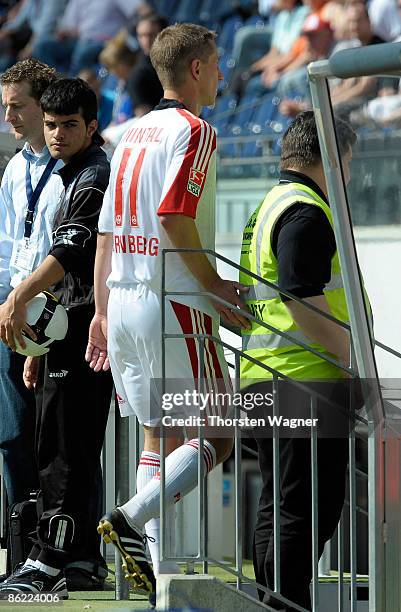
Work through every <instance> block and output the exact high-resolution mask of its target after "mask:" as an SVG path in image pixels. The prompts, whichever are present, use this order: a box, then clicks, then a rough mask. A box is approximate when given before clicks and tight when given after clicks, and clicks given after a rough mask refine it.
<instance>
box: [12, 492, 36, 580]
mask: <svg viewBox="0 0 401 612" xmlns="http://www.w3.org/2000/svg"><path fill="white" fill-rule="evenodd" d="M38 493H39V491H33V492H32V493H31V494H30V496H29V499H27V500H25V501H23V502H18V503H17V504H13V505H12V506H10V508H9V511H8V526H7V527H8V535H7V574H11V573H12V572H13V571H14V570H15V568H16V567H17V565H18V564H19V563H21V562H22V563H23V562H25V561H26V559H27V558H28V554H29V552H30V550H31V548H32V543H33V541H34V538H35V533H36V524H37V522H38V510H37V499H38Z"/></svg>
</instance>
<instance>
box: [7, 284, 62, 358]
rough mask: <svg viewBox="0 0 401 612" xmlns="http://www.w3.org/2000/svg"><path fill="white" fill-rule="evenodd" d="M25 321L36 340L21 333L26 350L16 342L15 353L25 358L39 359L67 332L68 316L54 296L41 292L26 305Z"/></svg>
mask: <svg viewBox="0 0 401 612" xmlns="http://www.w3.org/2000/svg"><path fill="white" fill-rule="evenodd" d="M26 314H27V317H26V321H27V323H28V325H29V326H30V327H31V328H32V329H33V331H34V332H35V334H36V336H37V339H36V340H32V339H31V338H30V337H29V336H27V334H26V333H25V332H24V331H23V332H22V335H23V336H24V340H25V343H26V348H24V349H23V348H21V346H20V345H19V344H18V342H17V341H15V344H16V351H17V353H20V355H25V356H26V357H39V356H40V355H44V354H45V353H48V352H49V350H50V348H49V347H50V344H51V343H52V342H54V340H63V338H65V336H66V333H67V330H68V316H67V311H66V310H65V308H64V306H62V305H61V304H60V303H59V301H58V299H57V298H56V296H54V295H53V294H52V293H49V292H48V291H43V292H42V293H39V294H38V295H35V297H34V298H32V299H31V300H29V302H27V305H26Z"/></svg>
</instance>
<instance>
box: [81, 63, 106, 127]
mask: <svg viewBox="0 0 401 612" xmlns="http://www.w3.org/2000/svg"><path fill="white" fill-rule="evenodd" d="M78 78H80V79H82V80H83V81H86V83H88V85H89V86H90V87H92V89H93V91H94V92H95V94H96V97H97V106H98V115H97V120H98V123H99V132H102V131H103V130H104V129H105V128H106V127H107V126H108V125H109V123H110V121H111V118H112V116H113V106H114V98H113V97H112V96H111V95H109V92H107V91H103V90H102V81H101V79H100V78H99V77H98V76H97V74H96V72H95V71H94V70H91V69H90V68H84V70H81V72H80V73H79V74H78Z"/></svg>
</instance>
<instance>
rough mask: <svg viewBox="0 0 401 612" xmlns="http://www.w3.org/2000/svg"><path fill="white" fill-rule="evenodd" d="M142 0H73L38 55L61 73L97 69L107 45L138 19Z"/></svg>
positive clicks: (36, 50)
mask: <svg viewBox="0 0 401 612" xmlns="http://www.w3.org/2000/svg"><path fill="white" fill-rule="evenodd" d="M141 4H142V2H141V0H69V3H68V5H67V9H66V12H65V14H64V16H63V20H62V23H61V26H60V29H59V30H58V31H57V33H56V36H55V37H54V36H53V37H50V38H47V39H45V40H42V41H41V42H40V43H39V44H38V45H37V46H36V48H35V55H36V57H38V58H39V59H41V60H42V61H44V62H46V63H47V64H50V65H51V66H55V67H56V68H57V69H58V70H59V71H60V72H66V73H70V74H74V75H75V74H78V72H79V71H80V70H82V69H83V68H90V67H93V66H94V65H95V64H96V62H97V58H98V55H99V53H100V52H101V51H102V49H103V47H104V45H105V43H106V42H107V41H108V40H110V38H112V37H113V36H115V35H116V34H117V32H118V31H119V30H120V29H121V28H122V27H123V26H124V25H125V24H126V23H127V20H131V19H133V18H134V17H135V15H136V12H137V10H138V8H139V7H140V5H141Z"/></svg>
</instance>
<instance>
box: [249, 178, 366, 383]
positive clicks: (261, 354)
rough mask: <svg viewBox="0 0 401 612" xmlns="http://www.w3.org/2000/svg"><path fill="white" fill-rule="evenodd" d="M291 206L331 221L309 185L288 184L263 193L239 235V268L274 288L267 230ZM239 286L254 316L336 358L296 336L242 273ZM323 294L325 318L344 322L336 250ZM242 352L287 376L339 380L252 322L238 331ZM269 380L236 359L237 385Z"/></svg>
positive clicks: (274, 295)
mask: <svg viewBox="0 0 401 612" xmlns="http://www.w3.org/2000/svg"><path fill="white" fill-rule="evenodd" d="M296 202H302V203H305V204H310V205H311V206H318V207H319V208H320V209H321V210H322V211H323V212H324V214H325V215H326V217H327V219H328V220H329V223H330V225H331V227H333V217H332V214H331V211H330V207H329V206H328V205H327V204H326V202H325V201H324V200H323V199H322V198H321V197H320V196H319V195H318V194H317V193H316V192H315V191H313V189H311V188H310V187H307V186H306V185H303V184H301V183H295V182H294V183H286V184H282V185H278V186H276V187H274V188H273V189H272V190H271V191H270V192H269V193H268V194H267V196H266V198H265V200H264V201H263V202H262V204H261V205H260V206H259V207H258V208H257V209H256V210H255V212H254V213H253V215H252V216H251V218H250V219H249V221H248V223H247V225H246V227H245V230H244V234H243V242H242V249H241V266H243V267H244V268H247V269H248V270H250V271H251V272H253V273H254V274H257V275H258V276H260V277H262V278H263V279H266V280H268V281H270V282H271V283H274V284H276V285H277V284H278V266H277V259H276V257H275V255H274V253H273V250H272V246H271V241H272V234H273V229H274V227H275V224H276V222H277V220H278V218H279V217H280V215H282V213H283V212H284V211H285V210H286V209H287V208H289V207H290V206H292V205H293V204H295V203H296ZM240 282H241V283H243V284H244V285H247V286H249V292H248V293H247V294H244V296H245V301H246V303H247V305H248V307H249V309H250V311H251V313H252V314H253V315H254V316H255V317H256V318H258V319H261V320H262V321H263V322H265V323H267V324H268V325H271V326H272V327H274V328H275V329H277V330H279V331H282V332H286V333H288V334H290V335H291V336H292V337H293V338H294V340H300V341H301V342H303V343H304V344H306V345H307V346H310V347H312V348H314V349H316V350H318V351H319V352H320V353H323V354H325V355H328V356H330V357H332V358H334V359H336V356H335V355H331V354H330V353H328V352H327V350H326V349H325V348H324V347H323V346H321V345H320V344H317V343H316V342H313V341H312V340H311V339H310V338H308V336H306V335H305V334H304V333H303V332H302V330H301V329H300V328H299V327H298V325H297V324H296V323H295V321H294V319H293V318H292V316H291V313H290V311H289V310H288V309H287V308H286V306H285V305H284V304H283V302H282V301H281V299H280V296H279V294H278V292H277V291H275V290H274V289H271V288H270V287H267V286H266V285H263V284H262V283H260V282H257V281H256V280H255V279H253V278H252V277H250V276H249V275H247V274H245V273H243V272H241V273H240ZM324 295H325V296H326V299H327V302H328V304H329V307H330V311H331V314H332V315H333V316H334V317H335V318H336V319H339V320H340V321H343V322H347V323H348V321H349V315H348V309H347V302H346V297H345V291H344V286H343V279H342V274H341V266H340V260H339V257H338V252H337V250H336V251H335V253H334V255H333V257H332V260H331V279H330V282H329V283H328V284H327V285H326V286H325V288H324ZM369 308H370V306H369ZM242 350H243V352H245V353H246V354H247V355H250V356H251V357H253V358H254V359H257V360H258V361H261V362H262V363H264V364H266V365H268V366H269V367H271V368H273V369H274V370H278V371H279V372H281V373H282V374H285V375H286V376H289V377H290V378H295V379H300V380H317V379H327V378H329V379H333V378H341V377H342V376H343V374H342V370H340V369H339V368H337V367H336V366H334V365H332V364H330V363H328V362H327V361H325V360H324V359H321V358H320V357H318V356H317V355H314V354H313V353H310V352H308V351H307V350H306V349H305V348H303V347H301V346H299V345H297V344H296V343H295V342H293V341H292V340H289V339H287V338H283V337H282V336H280V335H279V334H277V333H276V332H275V331H270V330H268V329H267V328H265V327H263V326H262V325H260V324H257V323H255V322H252V328H251V329H250V330H245V329H244V330H242ZM271 377H272V375H271V374H269V372H268V371H267V370H264V369H263V368H262V367H260V366H259V365H256V364H254V363H252V362H251V361H249V360H247V359H246V358H242V359H241V381H242V385H243V386H247V385H248V384H250V383H251V382H252V380H253V379H259V380H263V379H266V378H267V379H268V378H271ZM248 379H249V380H248Z"/></svg>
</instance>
